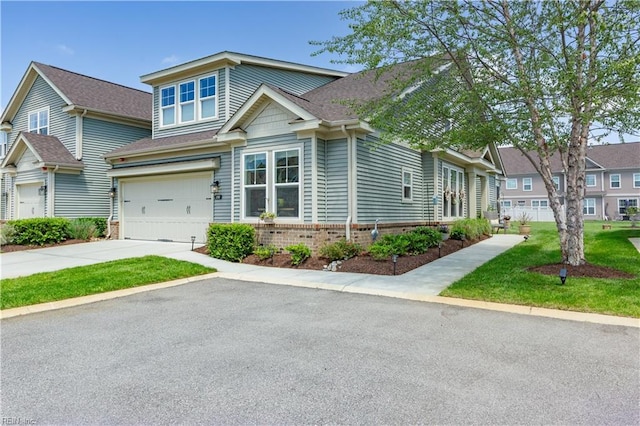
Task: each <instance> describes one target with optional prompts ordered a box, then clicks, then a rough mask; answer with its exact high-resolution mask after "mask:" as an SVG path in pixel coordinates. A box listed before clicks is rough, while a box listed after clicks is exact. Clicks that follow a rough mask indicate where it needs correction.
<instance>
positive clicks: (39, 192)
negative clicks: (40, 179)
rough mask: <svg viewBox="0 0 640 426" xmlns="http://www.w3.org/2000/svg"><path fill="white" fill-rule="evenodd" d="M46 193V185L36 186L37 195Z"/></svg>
mask: <svg viewBox="0 0 640 426" xmlns="http://www.w3.org/2000/svg"><path fill="white" fill-rule="evenodd" d="M46 193H47V185H42V186H41V187H40V188H38V195H45V194H46Z"/></svg>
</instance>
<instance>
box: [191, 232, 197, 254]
mask: <svg viewBox="0 0 640 426" xmlns="http://www.w3.org/2000/svg"><path fill="white" fill-rule="evenodd" d="M195 242H196V236H195V235H192V236H191V251H193V244H194V243H195Z"/></svg>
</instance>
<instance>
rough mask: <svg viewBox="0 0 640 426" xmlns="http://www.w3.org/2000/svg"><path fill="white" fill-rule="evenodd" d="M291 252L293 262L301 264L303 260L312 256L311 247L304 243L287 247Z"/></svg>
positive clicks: (293, 263)
mask: <svg viewBox="0 0 640 426" xmlns="http://www.w3.org/2000/svg"><path fill="white" fill-rule="evenodd" d="M285 250H287V251H288V252H289V253H291V264H292V265H300V264H301V263H302V262H304V261H305V260H307V259H308V258H309V257H311V249H310V248H309V247H307V246H306V245H305V244H304V243H300V244H292V245H290V246H287V247H285Z"/></svg>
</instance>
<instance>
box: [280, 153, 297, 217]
mask: <svg viewBox="0 0 640 426" xmlns="http://www.w3.org/2000/svg"><path fill="white" fill-rule="evenodd" d="M274 157H275V176H276V177H275V199H276V204H277V205H276V209H275V211H276V215H277V216H278V217H295V218H297V217H299V216H300V206H299V204H300V203H299V200H300V151H299V150H297V149H291V150H288V151H276V152H274Z"/></svg>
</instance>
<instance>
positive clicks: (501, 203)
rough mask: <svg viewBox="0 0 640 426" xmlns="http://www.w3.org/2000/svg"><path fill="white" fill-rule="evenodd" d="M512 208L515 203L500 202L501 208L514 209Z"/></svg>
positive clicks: (508, 201)
mask: <svg viewBox="0 0 640 426" xmlns="http://www.w3.org/2000/svg"><path fill="white" fill-rule="evenodd" d="M511 206H513V203H512V202H511V200H501V201H500V207H502V208H505V209H510V208H512V207H511Z"/></svg>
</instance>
